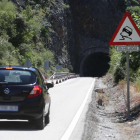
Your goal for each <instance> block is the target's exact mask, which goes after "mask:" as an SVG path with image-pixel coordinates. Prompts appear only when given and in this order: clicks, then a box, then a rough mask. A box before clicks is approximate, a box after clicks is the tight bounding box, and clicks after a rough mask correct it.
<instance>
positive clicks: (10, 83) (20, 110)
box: [0, 66, 53, 129]
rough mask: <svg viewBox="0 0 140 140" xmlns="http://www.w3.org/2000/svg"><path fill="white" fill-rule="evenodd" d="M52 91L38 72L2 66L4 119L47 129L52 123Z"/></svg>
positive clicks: (0, 108) (1, 114)
mask: <svg viewBox="0 0 140 140" xmlns="http://www.w3.org/2000/svg"><path fill="white" fill-rule="evenodd" d="M51 87H53V85H52V84H50V83H48V84H45V83H44V79H43V77H42V75H41V73H40V72H39V70H38V69H37V68H27V67H19V66H0V119H25V120H29V121H32V122H34V124H35V125H36V127H37V129H43V128H44V126H45V125H46V124H48V123H49V111H50V103H51V100H50V96H49V93H48V89H49V88H51Z"/></svg>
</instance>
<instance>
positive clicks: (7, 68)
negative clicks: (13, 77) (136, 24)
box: [5, 67, 13, 70]
mask: <svg viewBox="0 0 140 140" xmlns="http://www.w3.org/2000/svg"><path fill="white" fill-rule="evenodd" d="M5 69H6V70H12V69H13V68H12V67H6V68H5Z"/></svg>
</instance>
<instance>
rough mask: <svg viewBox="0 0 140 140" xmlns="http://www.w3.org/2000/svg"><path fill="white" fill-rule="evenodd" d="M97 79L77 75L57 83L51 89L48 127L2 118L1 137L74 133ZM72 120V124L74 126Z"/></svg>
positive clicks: (32, 138)
mask: <svg viewBox="0 0 140 140" xmlns="http://www.w3.org/2000/svg"><path fill="white" fill-rule="evenodd" d="M94 81H95V79H93V78H74V79H70V80H67V81H65V82H63V83H61V84H58V85H55V86H54V88H52V89H49V93H50V95H51V109H50V123H49V124H48V125H47V126H46V127H45V129H44V130H36V129H35V127H34V124H32V123H29V122H28V121H19V120H18V121H14V120H13V121H11V120H10V121H9V120H0V137H1V138H0V139H1V140H60V139H62V138H64V139H65V137H64V136H65V135H66V133H67V135H71V134H70V131H73V128H74V127H75V125H76V123H77V122H76V119H77V120H78V115H80V114H79V113H80V112H79V111H82V107H84V103H86V98H87V97H88V96H89V95H88V94H89V92H90V90H92V87H93V86H94ZM76 114H77V115H76ZM74 118H75V119H74ZM73 120H75V121H73ZM72 122H73V123H72ZM71 124H72V127H70V126H71ZM69 127H70V129H69ZM67 135H66V137H67ZM65 140H66V139H65Z"/></svg>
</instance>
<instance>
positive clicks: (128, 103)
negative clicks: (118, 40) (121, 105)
mask: <svg viewBox="0 0 140 140" xmlns="http://www.w3.org/2000/svg"><path fill="white" fill-rule="evenodd" d="M126 61H127V109H128V118H129V117H130V94H129V52H128V51H127V52H126Z"/></svg>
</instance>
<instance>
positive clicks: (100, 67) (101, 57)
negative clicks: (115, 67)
mask: <svg viewBox="0 0 140 140" xmlns="http://www.w3.org/2000/svg"><path fill="white" fill-rule="evenodd" d="M109 62H110V57H109V54H108V53H103V52H96V53H93V54H91V55H89V56H88V57H87V58H86V59H85V61H84V63H83V76H84V77H102V76H103V75H105V74H106V73H107V71H108V69H109V67H110V65H109Z"/></svg>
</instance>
